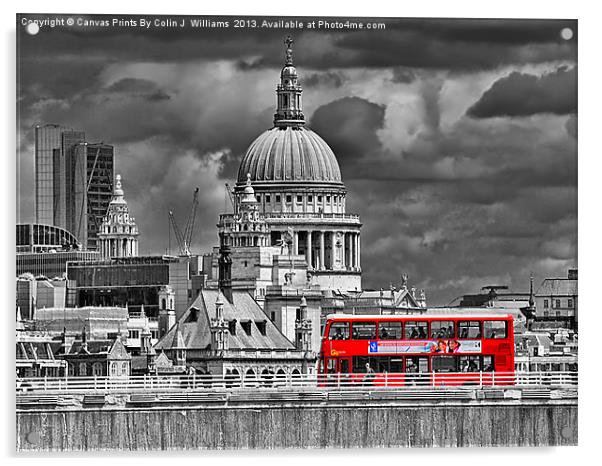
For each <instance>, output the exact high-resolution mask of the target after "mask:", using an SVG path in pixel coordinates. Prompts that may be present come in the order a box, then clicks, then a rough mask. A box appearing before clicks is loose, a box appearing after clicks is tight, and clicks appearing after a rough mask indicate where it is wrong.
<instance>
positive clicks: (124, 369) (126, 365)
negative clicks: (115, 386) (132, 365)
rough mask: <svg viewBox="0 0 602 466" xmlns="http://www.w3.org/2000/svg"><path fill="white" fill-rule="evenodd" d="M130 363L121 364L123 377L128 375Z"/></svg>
mask: <svg viewBox="0 0 602 466" xmlns="http://www.w3.org/2000/svg"><path fill="white" fill-rule="evenodd" d="M128 372H129V371H128V363H127V361H123V362H122V363H121V375H128Z"/></svg>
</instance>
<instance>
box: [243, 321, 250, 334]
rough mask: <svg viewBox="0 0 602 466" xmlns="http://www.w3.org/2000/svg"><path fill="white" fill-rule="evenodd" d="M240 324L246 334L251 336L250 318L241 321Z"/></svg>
mask: <svg viewBox="0 0 602 466" xmlns="http://www.w3.org/2000/svg"><path fill="white" fill-rule="evenodd" d="M240 325H241V326H242V329H243V330H244V331H245V333H246V334H247V335H248V336H251V321H250V320H245V321H241V322H240Z"/></svg>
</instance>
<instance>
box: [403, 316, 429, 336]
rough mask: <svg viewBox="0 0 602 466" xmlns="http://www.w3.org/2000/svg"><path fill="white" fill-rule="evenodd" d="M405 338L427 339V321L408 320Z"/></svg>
mask: <svg viewBox="0 0 602 466" xmlns="http://www.w3.org/2000/svg"><path fill="white" fill-rule="evenodd" d="M405 338H406V339H408V340H426V338H427V323H426V322H415V321H408V322H406V325H405Z"/></svg>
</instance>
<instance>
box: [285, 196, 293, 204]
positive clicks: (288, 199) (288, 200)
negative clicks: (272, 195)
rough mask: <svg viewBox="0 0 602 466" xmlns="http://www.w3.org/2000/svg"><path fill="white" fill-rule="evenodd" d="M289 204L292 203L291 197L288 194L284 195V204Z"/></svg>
mask: <svg viewBox="0 0 602 466" xmlns="http://www.w3.org/2000/svg"><path fill="white" fill-rule="evenodd" d="M291 202H293V196H291V195H290V194H287V195H286V203H287V204H290V203H291Z"/></svg>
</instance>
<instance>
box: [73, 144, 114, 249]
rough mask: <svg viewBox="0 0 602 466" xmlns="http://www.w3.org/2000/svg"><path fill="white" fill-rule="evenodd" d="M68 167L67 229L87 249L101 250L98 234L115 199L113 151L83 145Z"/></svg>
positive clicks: (102, 147) (96, 145) (104, 145)
mask: <svg viewBox="0 0 602 466" xmlns="http://www.w3.org/2000/svg"><path fill="white" fill-rule="evenodd" d="M70 159H71V160H70V164H69V165H68V176H67V179H68V185H69V194H68V197H67V200H68V202H67V229H68V230H69V231H70V232H71V233H73V234H74V235H75V236H76V237H77V238H78V239H79V241H80V242H81V243H82V245H83V246H84V248H85V249H88V250H93V251H96V250H98V232H99V231H100V225H101V224H102V221H103V219H104V217H105V215H106V214H107V210H108V208H109V204H110V202H111V199H112V198H113V167H114V149H113V146H110V145H107V144H102V143H101V144H90V143H87V142H82V143H80V144H77V145H75V146H73V148H72V152H71V157H70Z"/></svg>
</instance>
